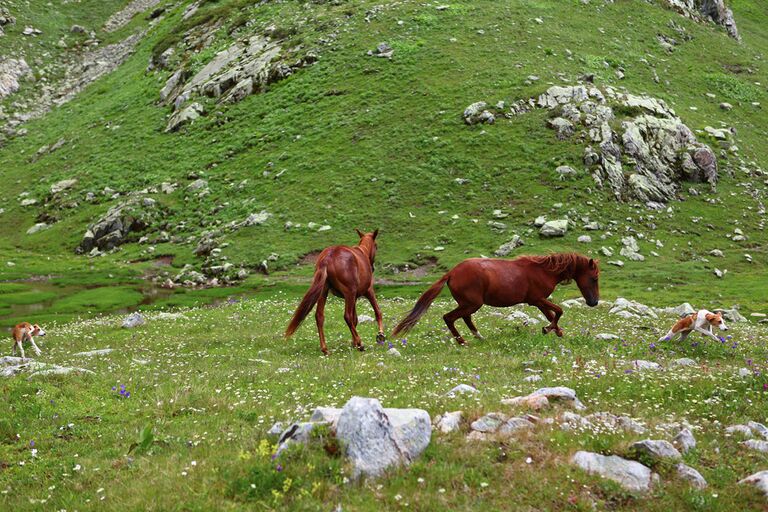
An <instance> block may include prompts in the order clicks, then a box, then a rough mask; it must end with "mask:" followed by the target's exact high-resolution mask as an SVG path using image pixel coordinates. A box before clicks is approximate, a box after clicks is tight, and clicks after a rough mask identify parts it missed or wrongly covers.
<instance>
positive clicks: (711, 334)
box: [696, 327, 720, 341]
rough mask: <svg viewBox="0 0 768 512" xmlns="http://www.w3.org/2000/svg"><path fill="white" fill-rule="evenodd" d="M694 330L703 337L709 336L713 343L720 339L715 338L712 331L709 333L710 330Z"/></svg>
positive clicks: (698, 328)
mask: <svg viewBox="0 0 768 512" xmlns="http://www.w3.org/2000/svg"><path fill="white" fill-rule="evenodd" d="M696 330H697V331H698V332H700V333H701V334H703V335H704V336H709V337H710V338H712V339H713V340H715V341H720V338H718V337H717V336H715V334H714V333H713V332H712V331H710V330H707V329H702V328H701V327H697V328H696Z"/></svg>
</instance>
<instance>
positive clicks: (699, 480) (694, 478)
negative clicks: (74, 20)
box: [675, 462, 707, 489]
mask: <svg viewBox="0 0 768 512" xmlns="http://www.w3.org/2000/svg"><path fill="white" fill-rule="evenodd" d="M675 472H676V473H677V477H678V478H680V479H681V480H685V481H686V482H688V483H689V484H690V485H691V487H695V488H696V489H706V488H707V481H706V480H704V477H703V476H701V473H699V472H698V471H696V470H695V469H693V468H692V467H690V466H686V465H685V464H683V463H682V462H679V463H677V464H676V465H675Z"/></svg>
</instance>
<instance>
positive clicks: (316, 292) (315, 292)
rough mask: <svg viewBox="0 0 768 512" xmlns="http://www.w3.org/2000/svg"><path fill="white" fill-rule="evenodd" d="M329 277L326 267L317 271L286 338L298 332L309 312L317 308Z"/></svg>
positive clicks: (286, 333)
mask: <svg viewBox="0 0 768 512" xmlns="http://www.w3.org/2000/svg"><path fill="white" fill-rule="evenodd" d="M327 277H328V270H327V269H326V267H325V266H324V265H323V266H322V267H320V268H318V269H317V270H315V277H314V278H313V279H312V285H311V286H310V287H309V290H308V291H307V293H306V294H305V295H304V298H303V299H301V304H299V307H298V308H297V309H296V312H295V313H294V314H293V318H292V319H291V323H289V324H288V328H287V329H286V330H285V337H286V338H290V337H291V336H292V335H293V333H294V332H296V329H298V328H299V325H301V322H303V321H304V319H305V318H306V317H307V315H308V314H309V312H310V311H312V308H314V307H315V304H317V301H318V300H320V296H321V295H322V294H323V292H324V291H325V281H326V279H327Z"/></svg>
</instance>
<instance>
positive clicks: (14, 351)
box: [12, 340, 18, 357]
mask: <svg viewBox="0 0 768 512" xmlns="http://www.w3.org/2000/svg"><path fill="white" fill-rule="evenodd" d="M17 344H18V343H17V342H16V340H13V352H12V354H13V356H14V357H16V352H18V350H17V349H16V345H17Z"/></svg>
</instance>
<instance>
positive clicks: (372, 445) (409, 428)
mask: <svg viewBox="0 0 768 512" xmlns="http://www.w3.org/2000/svg"><path fill="white" fill-rule="evenodd" d="M431 435H432V425H431V423H430V420H429V414H428V413H427V412H426V411H423V410H420V409H391V410H390V411H389V412H387V411H385V410H384V409H383V408H382V407H381V403H379V401H378V400H376V399H375V398H362V397H353V398H352V399H350V400H349V402H347V404H346V405H345V406H344V408H343V409H342V411H341V415H340V416H339V420H338V423H337V426H336V438H337V439H338V440H339V441H340V442H341V443H342V445H343V447H344V453H345V454H346V456H347V457H348V458H349V460H350V462H351V463H352V466H353V475H354V476H355V477H360V476H371V477H377V476H381V475H382V474H383V473H384V471H386V470H387V469H388V468H390V467H392V466H399V465H402V464H407V463H409V462H411V461H412V460H414V459H415V458H416V457H418V456H419V455H420V454H421V452H423V451H424V449H425V448H426V447H427V445H429V441H430V438H431Z"/></svg>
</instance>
